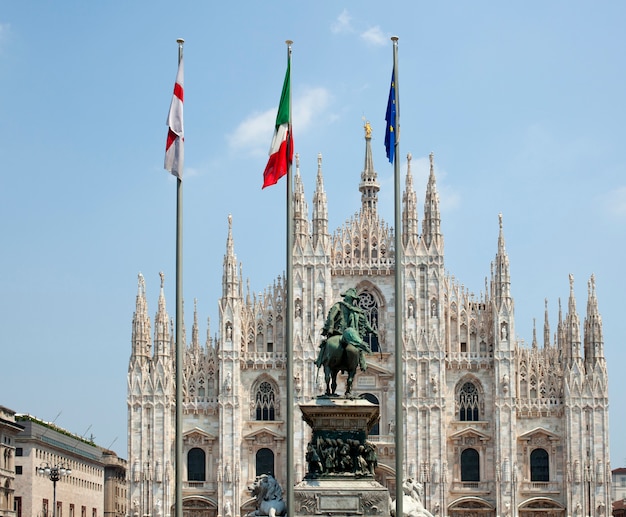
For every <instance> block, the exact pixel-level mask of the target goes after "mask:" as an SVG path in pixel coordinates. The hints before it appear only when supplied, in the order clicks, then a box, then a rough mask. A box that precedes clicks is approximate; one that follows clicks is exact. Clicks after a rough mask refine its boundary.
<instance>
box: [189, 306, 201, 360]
mask: <svg viewBox="0 0 626 517" xmlns="http://www.w3.org/2000/svg"><path fill="white" fill-rule="evenodd" d="M191 348H192V349H193V351H194V352H198V351H199V350H200V339H199V329H198V299H197V298H194V300H193V326H192V327H191Z"/></svg>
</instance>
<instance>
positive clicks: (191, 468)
mask: <svg viewBox="0 0 626 517" xmlns="http://www.w3.org/2000/svg"><path fill="white" fill-rule="evenodd" d="M187 480H188V481H206V453H205V452H204V451H203V450H202V449H199V448H198V447H194V448H193V449H191V450H190V451H189V452H188V453H187Z"/></svg>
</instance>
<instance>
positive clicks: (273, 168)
mask: <svg viewBox="0 0 626 517" xmlns="http://www.w3.org/2000/svg"><path fill="white" fill-rule="evenodd" d="M290 77H291V60H288V61H287V73H286V74H285V82H284V83H283V91H282V93H281V95H280V104H279V105H278V114H277V115H276V126H275V129H274V138H273V139H272V145H271V146H270V153H269V154H270V159H269V160H268V162H267V166H266V167H265V172H263V188H265V187H269V186H270V185H275V184H276V183H277V182H278V180H279V179H280V178H282V177H283V176H284V175H285V174H287V170H288V168H289V165H290V164H291V161H292V158H293V141H292V136H291V116H290V112H289V110H290V95H289V82H290Z"/></svg>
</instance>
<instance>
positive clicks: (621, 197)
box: [606, 187, 626, 217]
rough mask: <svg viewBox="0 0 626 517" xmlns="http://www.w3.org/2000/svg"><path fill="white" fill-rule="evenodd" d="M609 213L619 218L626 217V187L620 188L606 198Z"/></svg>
mask: <svg viewBox="0 0 626 517" xmlns="http://www.w3.org/2000/svg"><path fill="white" fill-rule="evenodd" d="M606 201H607V204H606V206H607V209H608V211H609V213H611V214H612V215H614V216H617V217H624V216H626V187H618V188H616V189H615V190H613V191H611V192H609V193H608V195H607V196H606Z"/></svg>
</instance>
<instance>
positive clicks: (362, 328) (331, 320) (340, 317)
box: [315, 287, 376, 372]
mask: <svg viewBox="0 0 626 517" xmlns="http://www.w3.org/2000/svg"><path fill="white" fill-rule="evenodd" d="M341 296H342V297H343V300H341V301H338V302H337V303H335V304H334V305H333V306H332V307H331V308H330V311H328V317H327V318H326V323H324V328H323V329H322V335H323V336H325V337H326V338H329V337H331V336H338V335H340V336H341V344H342V345H343V346H344V347H346V346H348V344H351V345H354V346H355V347H356V348H357V349H358V350H359V366H360V367H361V371H363V372H364V371H365V370H366V369H367V362H366V361H365V352H367V353H368V354H371V353H372V350H371V349H370V347H369V345H368V344H367V343H366V342H365V341H363V336H365V334H366V333H367V332H372V333H374V334H376V331H375V330H374V329H373V328H372V327H371V325H370V324H369V321H367V317H366V315H365V312H364V311H363V310H362V309H361V308H360V307H357V306H356V305H355V302H356V300H358V295H357V293H356V289H355V288H354V287H351V288H350V289H348V290H347V291H346V292H345V293H341ZM325 347H326V339H324V340H322V343H321V344H320V351H319V354H318V356H317V359H316V360H315V364H316V365H317V367H318V368H319V367H320V366H321V365H322V358H323V356H324V348H325Z"/></svg>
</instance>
